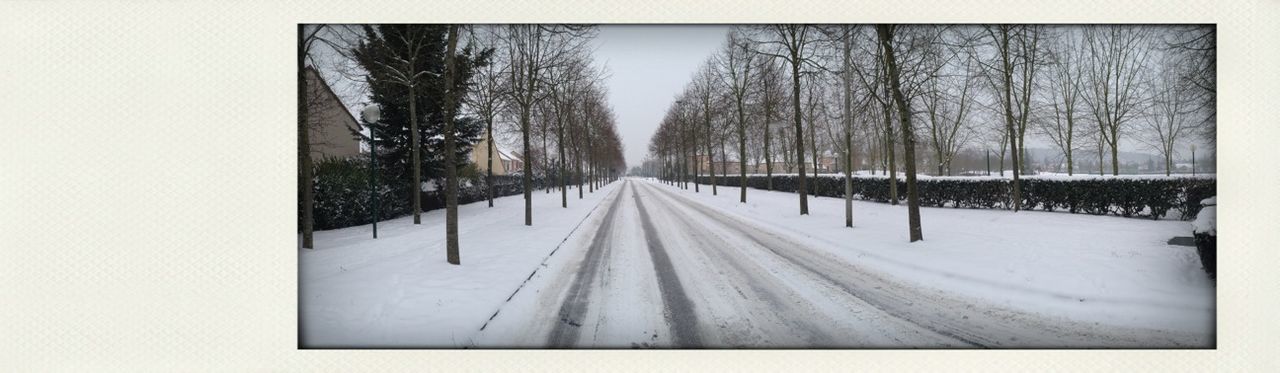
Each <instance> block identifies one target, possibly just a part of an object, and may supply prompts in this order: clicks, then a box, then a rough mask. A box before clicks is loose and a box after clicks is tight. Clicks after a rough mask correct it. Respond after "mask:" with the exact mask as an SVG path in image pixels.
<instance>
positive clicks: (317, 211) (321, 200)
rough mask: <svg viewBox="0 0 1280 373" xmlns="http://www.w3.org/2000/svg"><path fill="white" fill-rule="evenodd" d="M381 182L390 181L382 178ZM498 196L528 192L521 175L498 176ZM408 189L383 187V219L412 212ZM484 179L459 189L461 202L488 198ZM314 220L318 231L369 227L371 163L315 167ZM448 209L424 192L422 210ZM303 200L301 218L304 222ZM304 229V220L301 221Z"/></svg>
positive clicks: (330, 162)
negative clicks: (406, 196)
mask: <svg viewBox="0 0 1280 373" xmlns="http://www.w3.org/2000/svg"><path fill="white" fill-rule="evenodd" d="M379 179H381V180H386V179H385V178H383V177H381V176H380V177H379ZM543 183H544V180H543V179H542V178H540V177H535V178H534V188H541V187H542V185H543ZM493 184H494V190H493V192H494V193H493V195H494V197H503V196H511V195H516V194H520V193H522V192H523V191H524V188H523V187H522V186H523V179H522V178H521V177H520V176H495V177H494V182H493ZM404 191H405V187H404V186H399V185H397V186H391V185H386V184H382V185H381V186H380V188H379V191H378V194H379V200H380V202H381V206H380V208H381V210H382V212H381V216H382V219H383V220H386V219H391V218H394V217H397V216H403V215H405V214H409V213H411V211H410V205H411V201H409V200H408V198H405V197H403V196H405V195H406V194H407V193H405V192H404ZM487 193H488V191H487V190H486V189H485V187H484V178H483V177H480V178H477V179H476V180H472V186H470V187H459V188H458V203H459V204H466V203H472V202H477V201H483V200H485V199H487V197H488V195H487ZM314 198H315V199H314V203H313V205H312V218H313V219H314V228H315V230H328V229H337V228H344V227H350V226H355V225H361V224H369V223H371V222H372V221H373V216H372V214H373V199H372V196H371V195H370V193H369V164H368V163H367V162H366V161H365V160H359V159H324V160H321V161H319V162H316V164H315V194H314ZM441 207H444V194H443V193H439V192H422V210H423V211H429V210H435V209H438V208H441ZM301 208H302V204H301V201H299V203H298V211H299V214H298V217H299V219H301V216H302V214H301ZM298 226H299V229H301V226H302V225H301V220H299V225H298Z"/></svg>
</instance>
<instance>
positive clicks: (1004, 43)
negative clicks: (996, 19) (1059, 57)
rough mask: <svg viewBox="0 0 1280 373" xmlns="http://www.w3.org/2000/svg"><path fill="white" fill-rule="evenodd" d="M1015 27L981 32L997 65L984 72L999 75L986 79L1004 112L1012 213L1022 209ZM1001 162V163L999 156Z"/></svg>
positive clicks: (1004, 26)
mask: <svg viewBox="0 0 1280 373" xmlns="http://www.w3.org/2000/svg"><path fill="white" fill-rule="evenodd" d="M1019 27H1022V26H1018V25H1007V24H1001V25H990V26H986V27H985V28H984V29H985V31H986V33H987V36H989V37H990V38H991V41H992V43H993V44H994V46H995V49H996V55H997V58H996V60H997V61H996V62H995V63H996V64H998V65H995V66H994V67H992V66H991V65H986V67H987V69H986V70H988V71H992V72H994V73H995V74H999V77H995V78H993V77H992V76H991V75H990V74H988V75H987V79H988V82H989V83H991V85H992V87H993V88H994V91H996V92H998V94H997V99H998V101H999V102H1000V103H1001V105H1002V106H1003V108H1004V110H1003V111H1004V123H1005V131H1004V136H1006V139H1007V140H1008V142H1009V152H1010V160H1011V161H1012V162H1013V183H1012V184H1013V188H1012V189H1013V193H1012V196H1010V197H1011V198H1010V199H1011V200H1012V201H1013V211H1014V212H1017V211H1018V210H1020V209H1021V208H1022V183H1021V182H1020V181H1019V173H1020V171H1021V170H1022V166H1021V160H1022V158H1021V157H1019V156H1018V154H1019V153H1018V150H1019V148H1018V140H1019V138H1018V130H1017V123H1018V122H1017V119H1016V114H1015V112H1014V105H1015V104H1014V96H1013V90H1014V85H1013V84H1014V83H1013V78H1014V69H1015V67H1016V65H1017V64H1018V61H1017V58H1018V57H1017V51H1016V50H1015V48H1017V47H1016V46H1015V45H1014V44H1013V43H1014V42H1015V39H1016V36H1015V34H1016V33H1017V31H1018V30H1017V28H1019ZM1001 159H1002V160H1003V159H1004V157H1003V155H1002V156H1001ZM1002 163H1003V162H1002ZM1000 169H1001V174H1003V173H1004V167H1003V166H1001V168H1000Z"/></svg>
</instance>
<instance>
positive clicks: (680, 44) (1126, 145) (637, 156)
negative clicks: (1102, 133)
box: [318, 24, 1203, 167]
mask: <svg viewBox="0 0 1280 373" xmlns="http://www.w3.org/2000/svg"><path fill="white" fill-rule="evenodd" d="M598 27H599V32H598V33H597V35H596V38H595V39H594V40H593V41H592V42H591V43H592V47H593V50H594V56H593V57H594V61H595V63H596V64H597V65H598V67H600V68H602V69H603V70H605V71H607V73H608V75H607V78H606V79H607V80H606V82H605V83H606V84H605V86H606V87H607V89H608V91H609V97H608V101H609V104H610V105H612V106H613V109H614V112H615V113H616V115H617V125H618V132H619V135H620V136H621V137H622V143H623V146H625V147H626V151H625V156H626V158H627V165H628V167H631V166H638V165H640V163H641V162H642V161H644V156H645V154H646V153H647V152H648V149H647V148H648V144H649V137H650V136H651V135H652V134H653V132H654V130H656V129H657V127H658V123H659V121H661V120H662V117H663V114H664V113H665V111H666V109H667V107H668V106H670V105H671V103H672V101H674V100H675V96H676V95H677V94H679V93H680V92H681V91H682V90H683V89H684V86H685V84H687V83H688V82H689V81H690V80H691V79H692V76H693V73H694V71H695V70H696V69H697V68H698V66H699V65H700V64H701V63H703V61H705V60H706V59H707V58H709V57H710V56H712V55H713V54H715V53H716V52H717V51H718V50H719V48H720V46H721V44H722V43H723V42H724V38H725V35H726V34H727V33H728V32H729V31H730V30H731V29H732V28H733V27H734V26H733V25H672V24H660V25H599V26H598ZM318 54H319V55H320V56H319V60H321V62H320V63H319V65H320V66H321V71H322V74H323V75H325V76H326V80H328V81H329V82H330V84H332V85H333V87H334V89H335V91H337V92H338V93H339V95H340V96H342V99H343V101H344V102H345V103H346V104H347V106H348V108H349V109H350V110H351V111H352V112H353V113H355V112H356V111H358V110H359V108H362V107H363V106H364V105H366V104H367V103H368V98H367V97H365V96H366V93H365V92H364V90H363V87H362V86H361V85H360V84H358V83H356V82H353V81H350V79H343V78H342V77H340V76H338V75H336V74H335V73H334V72H333V71H331V69H326V67H329V66H330V65H331V64H332V63H334V62H340V61H339V60H341V59H340V58H338V56H336V55H335V54H334V53H332V52H331V51H326V50H324V49H321V50H319V51H318ZM326 70H330V71H326ZM1133 130H1134V129H1130V131H1133ZM1128 137H1132V136H1128ZM1027 140H1028V147H1030V148H1034V147H1046V148H1050V147H1051V146H1050V145H1049V144H1048V143H1046V142H1045V140H1042V139H1040V138H1039V136H1038V135H1031V136H1030V138H1028V139H1027ZM1186 140H1191V141H1196V140H1198V139H1193V138H1192V137H1190V136H1188V137H1186ZM1135 141H1136V140H1134V139H1131V138H1124V139H1122V141H1121V146H1120V148H1121V150H1122V151H1141V152H1148V153H1149V152H1150V151H1149V149H1148V148H1147V147H1145V146H1142V145H1140V144H1138V143H1136V142H1135ZM1197 142H1199V141H1197ZM500 143H501V142H500ZM503 145H504V147H506V148H508V149H511V150H515V148H514V147H512V145H513V144H503ZM1202 147H1203V145H1202Z"/></svg>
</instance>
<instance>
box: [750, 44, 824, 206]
mask: <svg viewBox="0 0 1280 373" xmlns="http://www.w3.org/2000/svg"><path fill="white" fill-rule="evenodd" d="M767 31H768V32H767V33H768V34H770V38H767V39H762V40H760V41H757V42H758V43H760V44H762V45H763V46H765V47H764V48H760V49H759V50H758V51H757V53H761V54H765V55H768V56H771V57H774V58H779V59H782V60H784V61H787V63H788V64H789V65H790V66H791V110H792V118H793V119H794V123H795V130H796V132H795V136H796V148H795V153H796V165H797V166H798V167H799V173H798V176H799V177H798V179H799V180H798V185H797V187H796V192H798V193H799V194H800V215H808V214H809V198H808V188H807V186H806V185H805V184H806V183H805V175H804V123H803V121H802V116H803V114H802V112H801V109H800V75H801V74H802V72H804V71H805V70H806V65H811V64H813V63H814V62H813V56H812V54H813V51H812V49H813V48H814V47H813V46H812V44H814V43H815V42H816V41H817V40H816V38H815V37H814V36H816V34H817V32H816V29H815V28H814V26H811V25H802V24H781V25H772V26H768V27H767Z"/></svg>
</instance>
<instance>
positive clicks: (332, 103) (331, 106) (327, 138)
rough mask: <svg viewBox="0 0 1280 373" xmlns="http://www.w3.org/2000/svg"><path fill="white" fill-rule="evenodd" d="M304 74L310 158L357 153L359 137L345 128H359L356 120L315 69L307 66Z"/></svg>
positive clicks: (346, 155) (316, 158)
mask: <svg viewBox="0 0 1280 373" xmlns="http://www.w3.org/2000/svg"><path fill="white" fill-rule="evenodd" d="M306 75H307V92H308V93H307V102H308V104H307V124H308V127H309V128H310V131H309V132H308V137H309V140H310V141H309V142H310V143H311V159H313V160H320V159H321V158H349V157H356V156H359V155H360V139H359V138H358V137H356V136H355V135H353V134H352V133H351V130H349V129H348V128H356V129H358V128H360V127H359V125H358V123H359V122H357V121H356V118H355V117H354V116H352V115H351V112H350V111H348V110H347V106H346V105H344V104H343V103H342V100H341V99H339V98H338V94H336V93H334V92H333V88H330V87H329V84H328V83H326V82H325V81H324V79H323V78H321V77H320V73H319V72H317V71H316V69H314V68H312V67H310V66H307V71H306Z"/></svg>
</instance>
